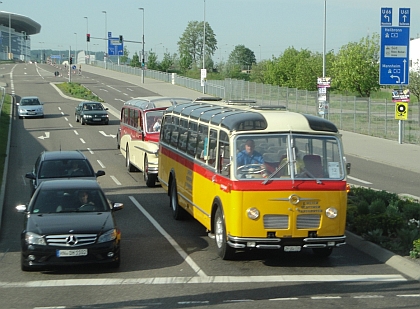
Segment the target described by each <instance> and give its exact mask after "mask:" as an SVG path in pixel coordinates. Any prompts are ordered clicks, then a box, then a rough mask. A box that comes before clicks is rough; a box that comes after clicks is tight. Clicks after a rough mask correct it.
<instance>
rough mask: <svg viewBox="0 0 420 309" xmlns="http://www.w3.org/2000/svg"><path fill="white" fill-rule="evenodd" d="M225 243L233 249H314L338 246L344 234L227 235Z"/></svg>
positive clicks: (344, 237) (344, 242)
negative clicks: (251, 236)
mask: <svg viewBox="0 0 420 309" xmlns="http://www.w3.org/2000/svg"><path fill="white" fill-rule="evenodd" d="M227 243H228V245H229V246H231V247H232V248H235V249H281V248H283V249H286V248H287V249H290V248H294V249H296V248H297V247H300V248H310V249H314V248H331V247H339V246H341V245H345V244H346V236H345V235H343V236H332V237H305V238H245V237H234V236H231V235H228V241H227ZM287 251H290V250H287ZM296 251H298V250H296ZM299 251H300V250H299Z"/></svg>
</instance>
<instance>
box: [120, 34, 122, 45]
mask: <svg viewBox="0 0 420 309" xmlns="http://www.w3.org/2000/svg"><path fill="white" fill-rule="evenodd" d="M122 42H123V36H122V35H120V43H122Z"/></svg>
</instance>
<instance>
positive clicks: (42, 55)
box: [39, 42, 45, 63]
mask: <svg viewBox="0 0 420 309" xmlns="http://www.w3.org/2000/svg"><path fill="white" fill-rule="evenodd" d="M44 43H45V42H39V44H42V53H41V63H42V61H43V60H44Z"/></svg>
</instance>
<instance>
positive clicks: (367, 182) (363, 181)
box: [347, 176, 372, 185]
mask: <svg viewBox="0 0 420 309" xmlns="http://www.w3.org/2000/svg"><path fill="white" fill-rule="evenodd" d="M347 178H349V179H351V180H354V181H358V182H361V183H364V184H367V185H371V184H372V183H371V182H369V181H366V180H362V179H359V178H356V177H352V176H347Z"/></svg>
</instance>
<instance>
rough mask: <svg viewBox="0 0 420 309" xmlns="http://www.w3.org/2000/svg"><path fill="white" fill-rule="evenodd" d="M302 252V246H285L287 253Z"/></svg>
mask: <svg viewBox="0 0 420 309" xmlns="http://www.w3.org/2000/svg"><path fill="white" fill-rule="evenodd" d="M300 250H301V246H284V251H286V252H299V251H300Z"/></svg>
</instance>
